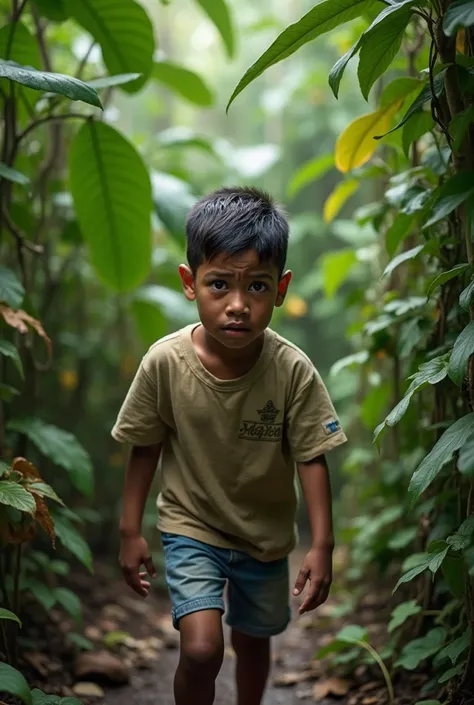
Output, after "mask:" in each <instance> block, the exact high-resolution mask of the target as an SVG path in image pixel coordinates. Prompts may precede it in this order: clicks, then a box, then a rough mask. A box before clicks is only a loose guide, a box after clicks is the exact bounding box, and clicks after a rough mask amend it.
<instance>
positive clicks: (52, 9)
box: [34, 0, 68, 22]
mask: <svg viewBox="0 0 474 705" xmlns="http://www.w3.org/2000/svg"><path fill="white" fill-rule="evenodd" d="M34 4H35V5H36V7H37V8H38V11H39V13H40V15H43V17H47V18H48V20H52V21H53V22H64V21H65V20H67V18H68V14H67V12H66V8H65V5H64V0H34Z"/></svg>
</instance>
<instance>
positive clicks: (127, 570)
mask: <svg viewBox="0 0 474 705" xmlns="http://www.w3.org/2000/svg"><path fill="white" fill-rule="evenodd" d="M119 563H120V567H121V568H122V572H123V576H124V578H125V582H126V583H127V585H130V587H131V588H132V590H135V592H136V593H138V595H140V596H141V597H146V596H147V595H148V592H149V590H150V583H149V582H148V580H145V576H146V575H147V573H148V575H149V576H150V577H151V578H156V569H155V566H154V565H153V560H152V557H151V554H150V549H149V548H148V543H147V542H146V540H145V539H144V538H143V536H140V535H137V536H122V539H121V542H120V556H119ZM142 564H143V565H144V566H145V568H146V572H144V571H140V567H141V565H142Z"/></svg>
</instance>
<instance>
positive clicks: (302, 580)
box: [293, 568, 309, 595]
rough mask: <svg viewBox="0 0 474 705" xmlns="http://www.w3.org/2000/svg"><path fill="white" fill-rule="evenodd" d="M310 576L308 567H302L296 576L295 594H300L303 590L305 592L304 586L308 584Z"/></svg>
mask: <svg viewBox="0 0 474 705" xmlns="http://www.w3.org/2000/svg"><path fill="white" fill-rule="evenodd" d="M308 576H309V570H307V569H306V568H301V569H300V572H299V573H298V577H297V578H296V582H295V587H294V589H293V595H299V594H300V593H301V592H303V589H304V586H305V585H306V581H307V580H308Z"/></svg>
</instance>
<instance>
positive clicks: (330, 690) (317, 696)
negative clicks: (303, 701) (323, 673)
mask: <svg viewBox="0 0 474 705" xmlns="http://www.w3.org/2000/svg"><path fill="white" fill-rule="evenodd" d="M350 688H351V682H350V681H348V680H343V679H342V678H327V679H326V680H324V681H320V682H319V683H316V684H315V686H314V688H313V700H316V702H317V701H318V700H322V699H323V698H327V697H328V695H336V696H337V697H342V696H344V695H347V693H348V692H349V690H350Z"/></svg>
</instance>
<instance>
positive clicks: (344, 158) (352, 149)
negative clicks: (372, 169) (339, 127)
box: [335, 101, 401, 174]
mask: <svg viewBox="0 0 474 705" xmlns="http://www.w3.org/2000/svg"><path fill="white" fill-rule="evenodd" d="M400 106H401V101H400V102H396V103H392V104H390V105H387V106H386V107H384V108H381V109H380V110H377V111H376V112H374V113H368V114H367V115H362V116H361V117H359V118H357V119H356V120H354V121H353V122H351V124H350V125H348V126H347V127H346V129H345V130H344V132H343V133H342V135H340V136H339V139H338V140H337V142H336V151H335V162H336V167H337V168H338V169H339V171H342V173H343V174H345V173H347V172H348V171H351V169H356V168H357V167H359V166H362V165H363V164H365V163H366V162H368V161H369V159H370V158H371V156H372V155H373V154H374V152H375V150H376V149H377V146H378V142H377V141H376V140H375V137H376V136H378V135H383V134H384V133H385V132H387V131H388V130H389V129H390V124H391V122H392V118H393V116H394V115H395V113H396V112H397V110H398V109H399V108H400Z"/></svg>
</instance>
